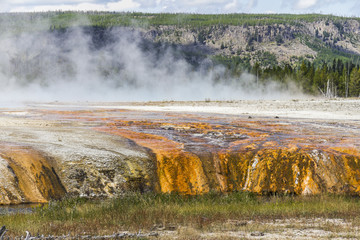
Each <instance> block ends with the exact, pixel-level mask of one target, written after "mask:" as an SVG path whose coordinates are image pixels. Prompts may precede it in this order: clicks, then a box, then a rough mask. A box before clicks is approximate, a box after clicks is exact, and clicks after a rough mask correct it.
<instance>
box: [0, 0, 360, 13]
mask: <svg viewBox="0 0 360 240" xmlns="http://www.w3.org/2000/svg"><path fill="white" fill-rule="evenodd" d="M0 9H1V11H2V12H23V11H48V10H98V11H136V12H190V13H323V14H334V15H341V16H360V1H359V0H182V1H180V0H52V1H50V0H0Z"/></svg>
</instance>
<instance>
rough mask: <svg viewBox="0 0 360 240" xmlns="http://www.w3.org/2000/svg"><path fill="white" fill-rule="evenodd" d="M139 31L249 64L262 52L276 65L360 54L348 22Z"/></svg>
mask: <svg viewBox="0 0 360 240" xmlns="http://www.w3.org/2000/svg"><path fill="white" fill-rule="evenodd" d="M138 30H140V31H141V32H142V35H143V36H144V38H145V39H148V40H151V41H153V42H161V43H171V44H177V45H180V46H183V47H184V48H185V49H187V48H190V49H191V50H192V51H196V50H197V51H198V52H202V53H203V54H210V55H211V54H213V55H227V56H240V57H244V58H249V59H250V60H251V62H252V63H254V62H255V61H263V60H264V58H263V57H262V54H263V52H268V53H270V54H271V55H273V56H274V57H275V58H276V60H277V62H278V63H280V62H287V63H292V62H296V61H297V60H298V59H301V58H303V59H308V60H310V61H312V60H313V59H314V58H316V57H317V55H318V53H319V52H320V51H321V50H322V49H325V48H329V49H333V50H338V51H340V52H345V53H353V54H360V37H359V36H360V35H359V33H360V24H359V22H358V21H356V20H351V19H348V20H342V21H338V22H337V21H333V20H321V21H316V22H305V21H299V22H298V24H297V25H293V24H265V25H257V26H256V25H255V26H246V25H242V26H231V25H228V26H226V25H216V26H208V27H198V28H184V27H182V28H180V27H176V26H158V27H150V29H138ZM193 46H196V48H194V47H193ZM316 46H317V47H316Z"/></svg>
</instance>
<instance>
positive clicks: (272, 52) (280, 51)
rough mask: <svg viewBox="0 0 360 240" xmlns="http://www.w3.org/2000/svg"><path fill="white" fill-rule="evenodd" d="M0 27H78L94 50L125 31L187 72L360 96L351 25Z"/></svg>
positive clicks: (16, 19)
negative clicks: (248, 76) (213, 71)
mask: <svg viewBox="0 0 360 240" xmlns="http://www.w3.org/2000/svg"><path fill="white" fill-rule="evenodd" d="M0 27H1V29H2V30H3V33H2V34H1V35H0V36H2V37H4V36H5V35H6V34H5V33H4V32H12V33H14V34H21V33H24V32H27V33H29V32H30V33H34V32H49V33H53V34H55V35H59V36H62V35H64V33H66V31H67V29H72V28H79V27H80V28H82V29H84V31H86V32H87V33H90V35H91V36H92V40H93V45H94V46H95V47H96V48H101V47H102V46H104V45H106V44H107V42H111V41H112V39H111V36H110V35H109V34H106V33H107V31H108V30H109V29H114V28H125V29H127V30H128V31H132V32H134V31H136V32H138V33H139V36H140V37H141V38H142V39H143V41H142V42H146V43H147V44H145V45H144V46H145V47H144V46H143V47H144V48H149V47H150V48H153V49H155V52H156V51H157V52H161V51H163V50H164V49H172V50H173V52H175V56H179V57H182V58H184V59H185V60H186V61H187V62H188V63H190V64H191V65H192V66H193V69H194V70H196V69H198V68H199V66H202V64H201V62H203V61H204V60H205V59H207V60H210V61H211V64H210V67H211V68H213V67H214V66H217V65H223V66H225V69H226V70H225V72H226V75H227V76H231V77H240V76H241V75H242V74H243V73H245V72H250V73H252V74H253V75H254V76H255V77H254V79H255V80H256V81H257V83H259V84H261V83H266V82H267V81H277V82H279V83H287V82H290V81H291V82H294V83H295V84H296V85H298V86H299V87H301V88H302V89H303V91H304V92H305V93H308V94H313V95H324V96H327V97H359V96H360V70H359V64H360V62H359V59H360V19H359V18H345V17H338V16H332V15H320V14H305V15H290V14H219V15H203V14H179V13H178V14H170V13H162V14H151V13H115V12H61V11H59V12H43V13H2V14H0ZM19 59H22V60H21V61H24V60H23V58H21V57H19ZM17 61H20V60H18V59H15V60H13V62H17ZM26 74H27V73H26ZM28 75H29V74H27V76H28ZM32 77H33V78H34V76H32ZM218 81H221V79H220V80H218Z"/></svg>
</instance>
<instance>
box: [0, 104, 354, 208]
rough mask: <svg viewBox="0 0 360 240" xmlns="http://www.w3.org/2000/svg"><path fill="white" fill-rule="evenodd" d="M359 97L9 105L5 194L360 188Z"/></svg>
mask: <svg viewBox="0 0 360 240" xmlns="http://www.w3.org/2000/svg"><path fill="white" fill-rule="evenodd" d="M359 109H360V100H359V99H351V100H344V99H334V100H327V99H301V100H287V101H285V100H284V101H280V100H277V101H275V100H267V101H265V100H264V101H228V102H225V101H223V102H221V101H219V102H217V101H207V102H172V101H169V102H144V103H59V102H53V103H28V104H25V105H21V106H12V107H2V108H0V142H1V144H0V204H2V205H6V204H22V203H46V202H48V201H49V200H50V199H60V198H62V197H64V196H69V195H70V196H82V197H89V198H97V197H113V196H117V195H118V194H122V193H124V192H127V191H140V192H145V191H155V192H164V193H169V192H177V193H180V194H192V195H193V194H202V193H206V192H209V191H219V192H231V191H251V192H254V193H258V194H272V193H291V194H299V195H302V194H319V193H339V194H350V195H359V194H360V111H359Z"/></svg>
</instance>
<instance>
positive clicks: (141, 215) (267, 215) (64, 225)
mask: <svg viewBox="0 0 360 240" xmlns="http://www.w3.org/2000/svg"><path fill="white" fill-rule="evenodd" d="M359 214H360V199H359V198H358V197H350V196H344V195H320V196H270V197H261V196H256V195H254V194H251V193H247V192H237V193H230V194H219V193H210V194H205V195H202V196H180V195H172V194H151V193H148V194H137V193H132V194H127V195H124V196H122V197H119V198H116V199H110V200H86V199H82V198H72V199H64V200H62V201H52V202H50V203H49V204H46V205H43V206H38V207H36V208H34V211H33V213H27V214H13V215H2V216H0V225H6V227H7V228H8V229H9V230H10V231H9V233H8V234H9V235H10V236H19V235H21V234H24V232H25V231H26V230H28V231H30V232H31V233H33V234H38V233H39V234H45V235H47V234H54V235H62V234H68V233H71V234H75V235H76V234H82V233H84V232H86V233H87V234H110V233H113V232H118V231H126V230H128V231H138V230H145V231H149V230H151V228H152V227H153V226H154V225H156V224H162V225H176V226H190V225H191V226H194V227H195V228H197V229H202V228H204V227H206V226H208V225H211V224H214V223H219V224H220V223H223V222H224V221H227V220H266V219H285V218H298V217H302V218H318V217H321V218H345V219H348V220H350V221H354V222H355V223H357V222H359V221H358V216H359ZM204 219H206V221H205V220H204Z"/></svg>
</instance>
